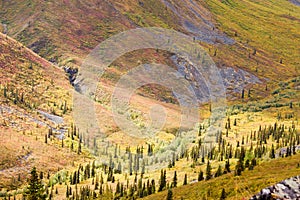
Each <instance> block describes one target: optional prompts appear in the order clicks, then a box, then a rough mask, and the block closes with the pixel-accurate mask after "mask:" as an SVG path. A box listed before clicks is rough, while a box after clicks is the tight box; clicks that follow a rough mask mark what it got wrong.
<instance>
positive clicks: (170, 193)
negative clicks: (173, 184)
mask: <svg viewBox="0 0 300 200" xmlns="http://www.w3.org/2000/svg"><path fill="white" fill-rule="evenodd" d="M172 199H173V192H172V189H171V188H169V189H168V195H167V200H172Z"/></svg>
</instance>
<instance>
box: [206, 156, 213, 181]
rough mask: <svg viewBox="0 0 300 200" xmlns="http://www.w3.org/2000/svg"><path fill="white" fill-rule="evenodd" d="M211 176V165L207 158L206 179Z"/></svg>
mask: <svg viewBox="0 0 300 200" xmlns="http://www.w3.org/2000/svg"><path fill="white" fill-rule="evenodd" d="M211 178H212V174H211V166H210V163H209V160H208V161H207V165H206V180H209V179H211Z"/></svg>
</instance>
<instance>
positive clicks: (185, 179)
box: [183, 174, 187, 185]
mask: <svg viewBox="0 0 300 200" xmlns="http://www.w3.org/2000/svg"><path fill="white" fill-rule="evenodd" d="M183 185H187V174H185V175H184V180H183Z"/></svg>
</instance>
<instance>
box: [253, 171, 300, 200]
mask: <svg viewBox="0 0 300 200" xmlns="http://www.w3.org/2000/svg"><path fill="white" fill-rule="evenodd" d="M256 199H261V200H264V199H266V200H269V199H270V200H271V199H276V200H277V199H279V200H283V199H295V200H298V199H300V175H299V176H295V177H293V178H289V179H286V180H284V181H281V182H280V183H278V184H276V185H273V186H270V187H268V188H265V189H262V190H261V191H260V193H258V194H256V195H254V196H253V197H251V199H250V200H256Z"/></svg>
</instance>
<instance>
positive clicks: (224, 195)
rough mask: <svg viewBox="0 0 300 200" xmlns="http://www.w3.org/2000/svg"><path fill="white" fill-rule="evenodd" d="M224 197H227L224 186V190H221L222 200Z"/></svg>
mask: <svg viewBox="0 0 300 200" xmlns="http://www.w3.org/2000/svg"><path fill="white" fill-rule="evenodd" d="M224 199H226V192H225V189H224V188H223V189H222V192H221V197H220V200H224Z"/></svg>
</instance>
